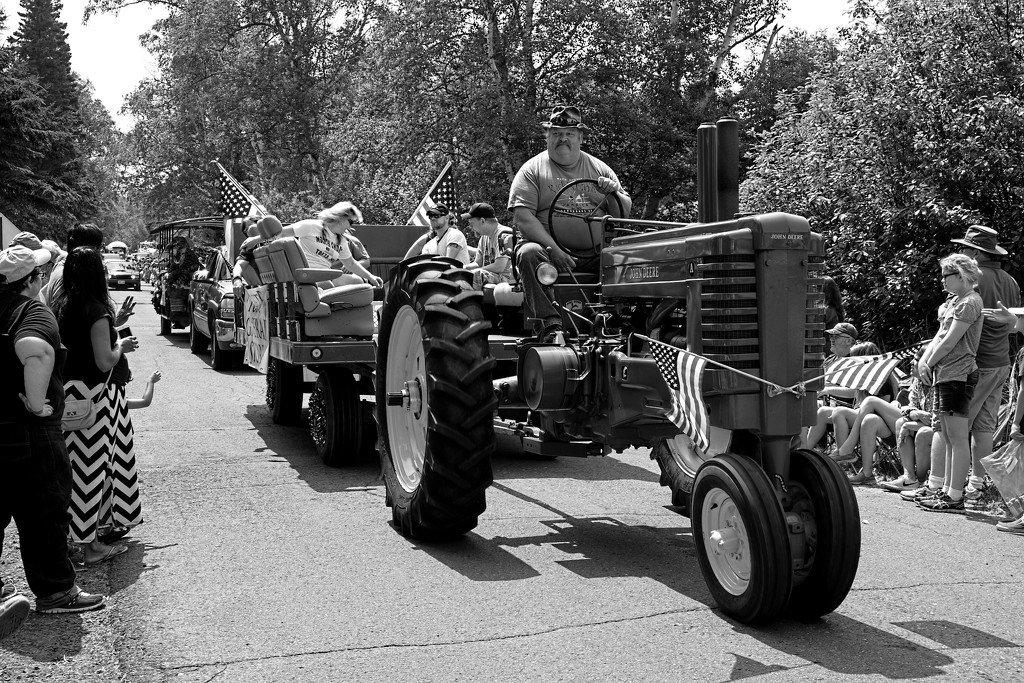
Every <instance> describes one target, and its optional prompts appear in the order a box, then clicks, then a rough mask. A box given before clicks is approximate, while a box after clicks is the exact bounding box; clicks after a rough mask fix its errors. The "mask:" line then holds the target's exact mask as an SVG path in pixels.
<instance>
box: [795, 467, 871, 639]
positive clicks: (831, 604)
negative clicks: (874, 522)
mask: <svg viewBox="0 0 1024 683" xmlns="http://www.w3.org/2000/svg"><path fill="white" fill-rule="evenodd" d="M789 478H790V485H789V492H790V495H791V497H792V500H793V508H792V511H793V512H796V513H797V514H799V515H801V517H803V518H804V519H805V520H806V522H805V524H804V528H805V529H806V531H805V534H806V536H807V546H808V552H807V555H808V557H807V558H806V559H807V561H808V563H809V565H810V568H809V571H808V572H807V573H806V574H805V575H804V576H802V577H800V576H798V577H797V581H796V585H794V587H793V595H792V597H791V598H790V601H789V609H788V611H789V613H790V614H792V615H793V616H795V617H797V618H800V619H816V618H817V617H820V616H823V615H825V614H828V613H829V612H832V611H833V610H835V609H836V608H837V607H839V605H841V604H842V602H843V600H845V599H846V596H847V594H848V593H849V592H850V587H851V586H853V580H854V579H855V578H856V576H857V566H858V564H859V563H860V508H859V507H858V505H857V496H856V495H854V493H853V487H852V486H850V482H849V480H848V479H847V478H846V475H845V474H844V473H843V471H842V469H841V468H840V467H839V465H837V464H836V463H834V462H832V460H831V459H829V458H827V457H825V456H823V455H821V454H819V453H816V452H815V451H809V450H803V449H801V450H795V451H792V453H791V459H790V469H789ZM801 579H802V580H801Z"/></svg>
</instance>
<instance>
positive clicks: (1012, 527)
mask: <svg viewBox="0 0 1024 683" xmlns="http://www.w3.org/2000/svg"><path fill="white" fill-rule="evenodd" d="M996 531H1005V532H1006V533H1008V534H1020V535H1022V536H1024V515H1021V517H1020V518H1019V519H1014V520H1011V521H1009V522H999V523H998V524H996Z"/></svg>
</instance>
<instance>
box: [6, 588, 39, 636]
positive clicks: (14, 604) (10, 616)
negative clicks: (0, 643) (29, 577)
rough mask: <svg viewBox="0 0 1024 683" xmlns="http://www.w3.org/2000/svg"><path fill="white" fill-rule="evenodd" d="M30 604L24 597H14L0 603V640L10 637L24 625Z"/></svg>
mask: <svg viewBox="0 0 1024 683" xmlns="http://www.w3.org/2000/svg"><path fill="white" fill-rule="evenodd" d="M30 611H32V604H31V603H30V602H29V601H28V598H26V597H25V596H24V595H14V596H11V597H9V598H4V600H3V602H0V640H3V639H4V638H6V637H7V636H9V635H11V634H12V633H14V632H15V631H17V630H18V628H19V627H21V625H22V624H24V623H25V619H27V618H28V613H29V612H30Z"/></svg>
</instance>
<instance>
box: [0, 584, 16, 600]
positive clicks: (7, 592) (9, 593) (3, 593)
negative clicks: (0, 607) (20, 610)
mask: <svg viewBox="0 0 1024 683" xmlns="http://www.w3.org/2000/svg"><path fill="white" fill-rule="evenodd" d="M15 595H19V593H18V589H17V588H15V587H14V586H4V587H2V588H0V602H3V601H4V600H6V599H7V598H13V597H14V596H15Z"/></svg>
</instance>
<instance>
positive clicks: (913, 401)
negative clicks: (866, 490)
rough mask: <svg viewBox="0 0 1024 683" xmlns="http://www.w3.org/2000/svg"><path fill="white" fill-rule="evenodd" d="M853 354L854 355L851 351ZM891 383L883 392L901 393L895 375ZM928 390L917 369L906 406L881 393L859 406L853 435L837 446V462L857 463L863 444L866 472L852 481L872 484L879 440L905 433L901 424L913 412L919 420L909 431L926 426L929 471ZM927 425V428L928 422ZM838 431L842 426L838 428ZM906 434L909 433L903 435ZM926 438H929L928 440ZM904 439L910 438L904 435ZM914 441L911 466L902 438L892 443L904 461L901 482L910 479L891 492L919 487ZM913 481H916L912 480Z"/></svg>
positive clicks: (924, 457)
mask: <svg viewBox="0 0 1024 683" xmlns="http://www.w3.org/2000/svg"><path fill="white" fill-rule="evenodd" d="M922 351H923V349H921V350H919V351H918V353H917V358H920V356H921V352H922ZM851 355H853V354H851ZM887 384H888V386H886V385H883V388H882V389H881V391H880V393H885V394H887V395H891V394H892V392H894V391H895V392H897V393H898V392H899V383H898V381H896V378H895V377H894V376H891V375H890V377H889V378H888V380H887ZM925 394H926V392H924V390H923V389H922V384H921V380H920V378H919V377H918V376H917V373H916V371H915V372H914V374H913V379H912V380H911V398H910V399H909V400H908V403H907V404H906V405H901V404H900V402H899V399H893V400H891V401H887V400H885V398H883V397H880V396H866V397H865V398H864V400H863V401H861V403H860V406H859V407H858V408H857V413H856V417H855V418H854V421H853V424H852V425H850V435H849V436H848V437H847V438H846V440H845V441H843V442H842V443H841V444H840V446H839V448H838V449H836V452H835V454H833V456H832V459H833V460H835V461H836V462H837V463H840V464H844V463H849V462H855V461H856V460H857V453H856V448H857V446H858V445H860V450H861V454H860V458H861V465H862V468H863V469H862V471H861V473H860V474H859V475H857V476H855V477H854V478H853V479H851V480H850V481H851V483H854V484H864V483H872V482H873V481H874V478H873V477H872V476H871V472H872V468H873V466H874V460H875V453H876V450H877V446H878V444H877V440H878V439H883V440H885V439H890V438H892V437H893V436H895V435H899V434H901V431H900V430H901V427H902V426H904V425H906V424H907V422H908V421H909V419H910V416H911V414H912V413H913V415H914V416H915V417H916V419H917V420H918V421H917V422H914V423H912V424H913V428H912V429H911V428H909V427H908V433H909V432H910V431H913V432H917V431H918V430H919V429H922V428H923V429H925V433H924V434H922V445H923V446H924V448H925V450H924V452H923V454H922V465H923V467H922V471H925V470H926V469H927V466H928V462H929V455H928V454H929V451H928V447H929V446H930V445H931V412H930V411H927V410H924V409H922V404H923V403H924V402H928V403H930V400H929V398H930V397H928V396H926V395H925ZM848 417H849V416H848V414H847V413H845V412H843V413H841V414H840V416H839V419H847V418H848ZM925 424H927V427H924V425H925ZM837 431H838V428H837ZM902 436H903V437H905V436H906V434H902ZM925 439H926V440H927V442H926V443H924V441H925ZM904 440H906V439H905V438H904ZM913 444H914V441H913V440H911V441H910V449H909V454H908V455H909V468H908V467H907V465H906V462H907V460H906V459H905V458H904V457H903V450H902V445H901V442H900V439H899V438H897V439H896V440H895V443H894V444H892V445H895V446H897V448H900V449H901V450H900V453H901V458H900V459H901V462H902V463H904V470H905V471H904V475H903V476H901V477H900V478H899V479H898V480H897V481H898V482H900V483H903V482H907V483H906V484H905V485H903V486H900V487H898V488H890V487H886V489H887V490H890V491H904V490H906V489H909V488H917V487H918V486H919V484H918V483H917V476H916V475H915V474H914V471H915V467H914V450H913ZM911 481H912V482H913V483H912V484H911V483H910V482H911Z"/></svg>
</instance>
